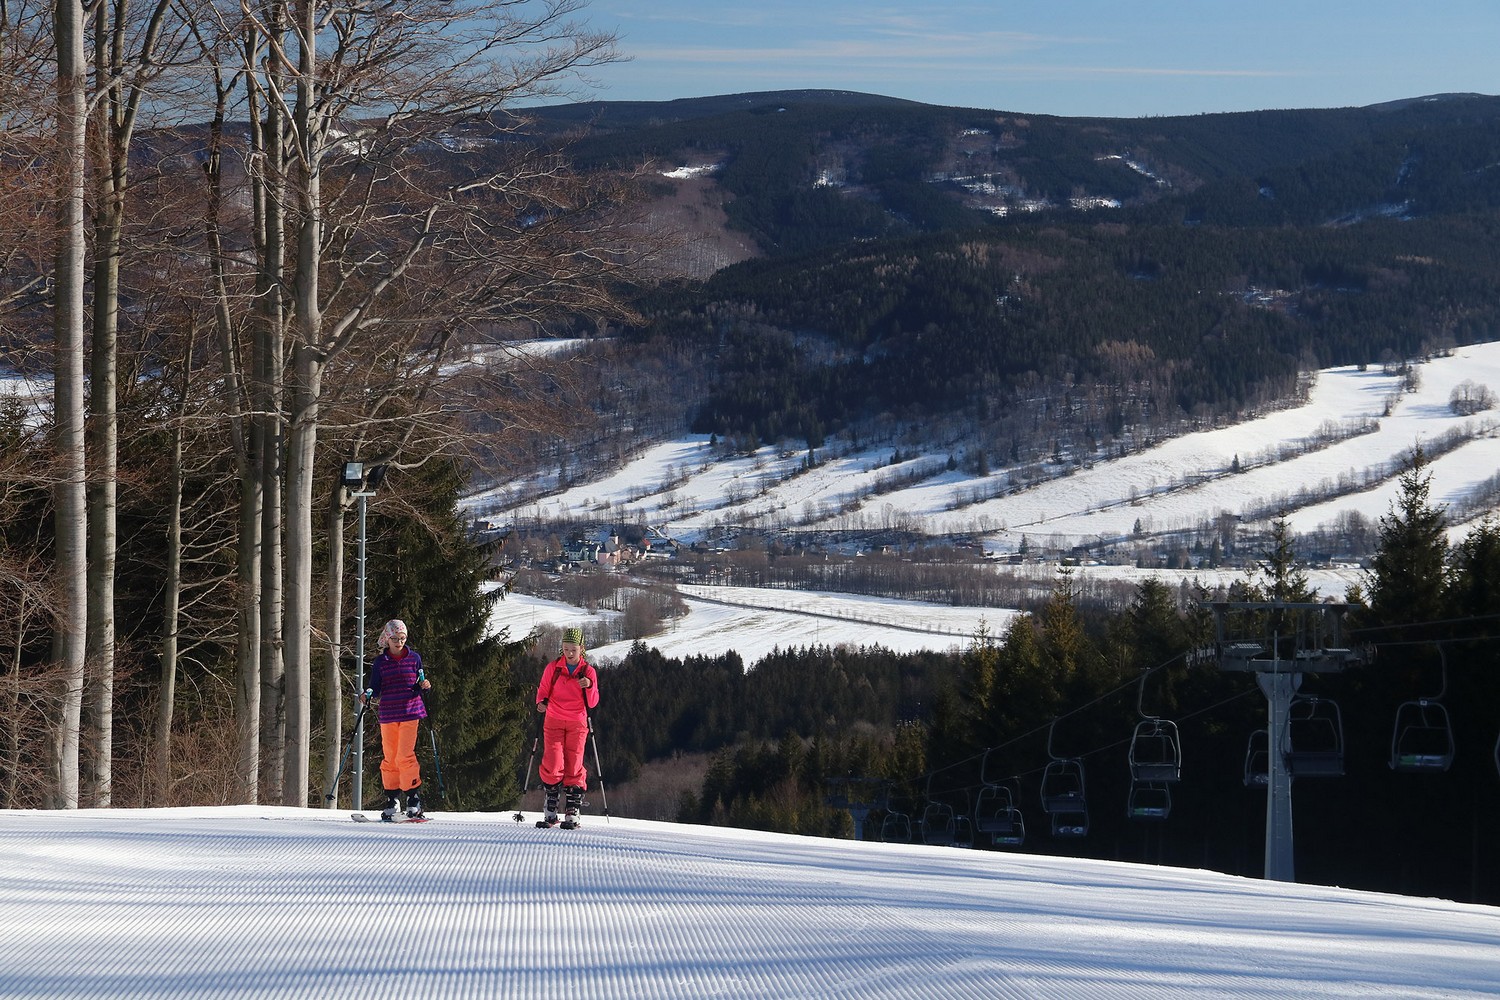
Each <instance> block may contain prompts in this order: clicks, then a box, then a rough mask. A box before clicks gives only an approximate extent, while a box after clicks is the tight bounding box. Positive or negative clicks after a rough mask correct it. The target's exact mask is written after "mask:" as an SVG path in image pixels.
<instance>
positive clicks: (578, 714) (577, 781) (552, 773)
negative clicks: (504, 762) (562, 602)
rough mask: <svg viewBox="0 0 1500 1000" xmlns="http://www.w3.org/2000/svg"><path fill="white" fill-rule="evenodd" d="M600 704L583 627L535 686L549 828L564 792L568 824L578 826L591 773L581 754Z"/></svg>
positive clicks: (566, 634) (569, 634)
mask: <svg viewBox="0 0 1500 1000" xmlns="http://www.w3.org/2000/svg"><path fill="white" fill-rule="evenodd" d="M598 704H599V675H598V674H597V673H596V672H595V671H594V667H593V664H591V663H589V662H588V660H586V659H584V655H583V629H581V628H569V629H565V630H564V631H563V641H562V655H561V656H559V657H558V658H557V659H555V660H553V661H552V662H551V663H549V664H547V666H546V667H544V668H543V669H542V680H541V683H539V684H538V685H537V687H536V710H537V711H538V712H545V713H546V718H545V719H543V720H542V762H541V765H540V766H539V767H538V768H537V777H538V778H539V779H541V782H542V787H543V788H544V789H545V790H546V793H547V805H546V815H545V816H544V817H543V819H544V821H545V822H546V823H547V824H549V825H550V824H553V823H556V822H557V821H558V815H557V795H558V791H559V790H563V791H565V792H566V795H567V801H566V807H565V808H566V813H565V816H564V817H563V823H564V825H566V826H576V825H577V824H578V814H579V811H580V810H581V809H582V807H583V793H584V790H585V789H586V788H587V787H588V777H589V775H588V769H587V768H586V767H584V762H583V751H584V747H585V746H586V745H587V744H588V738H589V710H590V709H592V708H594V707H595V706H597V705H598Z"/></svg>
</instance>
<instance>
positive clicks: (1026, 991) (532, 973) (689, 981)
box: [0, 803, 1500, 1000]
mask: <svg viewBox="0 0 1500 1000" xmlns="http://www.w3.org/2000/svg"><path fill="white" fill-rule="evenodd" d="M531 804H532V805H535V803H531ZM535 816H536V813H535V812H530V813H528V814H527V816H526V821H525V822H524V823H516V822H513V821H512V820H511V818H510V816H509V814H507V813H501V814H494V813H491V814H477V813H451V814H445V813H437V814H435V819H434V820H433V822H430V823H425V824H403V825H397V826H386V825H384V824H379V823H365V824H356V823H352V822H350V821H349V818H348V814H347V813H346V812H343V811H332V810H308V809H290V808H281V807H270V806H230V807H222V808H193V809H171V810H81V811H71V812H32V811H25V810H13V811H7V812H3V813H0V850H3V851H4V853H5V856H6V857H7V858H9V863H8V869H9V872H8V875H7V877H6V890H7V892H6V896H7V904H8V905H7V906H5V907H4V908H3V909H0V998H7V1000H9V998H23V997H24V998H58V997H70V998H75V1000H96V998H97V1000H106V998H107V1000H116V998H121V997H128V998H139V1000H156V998H181V1000H230V998H233V1000H251V998H267V1000H270V998H275V1000H286V998H309V1000H313V998H317V1000H337V998H350V1000H354V998H358V1000H380V998H400V1000H414V998H430V1000H469V998H511V997H514V998H521V1000H534V998H537V1000H539V998H554V997H568V998H579V1000H658V998H682V1000H700V998H704V997H743V998H753V1000H775V998H782V997H786V998H792V997H795V998H817V1000H824V998H834V997H843V998H849V1000H867V998H868V1000H873V998H884V997H889V998H893V1000H894V998H899V1000H912V998H914V997H941V998H945V1000H957V998H970V1000H993V998H997V997H1009V998H1025V1000H1050V998H1058V1000H1074V998H1087V1000H1111V998H1118V1000H1139V998H1142V997H1150V998H1153V1000H1154V998H1174V997H1181V998H1192V1000H1205V998H1236V1000H1244V998H1251V997H1262V998H1287V1000H1293V998H1296V1000H1302V998H1307V997H1320V998H1343V997H1351V998H1352V997H1391V998H1403V1000H1421V998H1434V1000H1436V998H1447V1000H1453V998H1478V997H1493V996H1496V995H1497V991H1500V909H1496V908H1494V907H1486V906H1474V905H1466V904H1460V903H1450V902H1444V901H1441V900H1432V899H1407V898H1402V897H1398V896H1388V895H1380V894H1375V893H1368V892H1355V891H1350V890H1344V889H1337V888H1326V887H1320V886H1305V885H1293V884H1286V883H1279V882H1264V881H1259V880H1254V879H1245V878H1237V877H1233V876H1228V875H1220V874H1216V873H1213V872H1204V871H1192V870H1186V869H1175V868H1163V867H1150V866H1144V865H1134V864H1122V863H1118V862H1107V861H1092V860H1080V859H1066V858H1051V857H1039V856H1030V855H1025V854H1018V853H1016V854H1012V853H1005V854H1002V853H994V852H988V851H985V852H979V851H967V850H960V849H956V848H949V847H927V846H920V845H894V844H875V843H863V842H860V843H855V842H849V841H832V840H821V839H814V838H805V837H792V836H785V835H778V834H767V833H756V832H751V831H745V830H731V829H719V828H708V827H693V826H677V825H668V824H659V823H651V822H647V821H644V820H628V819H611V820H609V821H605V820H604V819H603V818H601V817H598V816H589V817H587V820H586V824H585V826H584V828H583V829H581V830H576V831H561V830H537V829H535V828H534V827H533V826H532V825H531V820H532V819H534V818H535Z"/></svg>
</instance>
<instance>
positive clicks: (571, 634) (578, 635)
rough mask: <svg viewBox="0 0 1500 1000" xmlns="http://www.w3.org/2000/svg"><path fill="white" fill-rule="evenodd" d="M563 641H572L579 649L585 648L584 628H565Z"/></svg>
mask: <svg viewBox="0 0 1500 1000" xmlns="http://www.w3.org/2000/svg"><path fill="white" fill-rule="evenodd" d="M562 641H563V642H571V643H572V644H573V645H575V646H577V647H578V648H579V649H582V648H583V629H581V628H578V627H576V626H575V627H573V628H565V629H563V637H562Z"/></svg>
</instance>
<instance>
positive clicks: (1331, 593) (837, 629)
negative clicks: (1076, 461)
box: [490, 565, 1361, 667]
mask: <svg viewBox="0 0 1500 1000" xmlns="http://www.w3.org/2000/svg"><path fill="white" fill-rule="evenodd" d="M1026 569H1027V571H1029V572H1031V573H1034V574H1035V576H1036V581H1037V584H1038V585H1039V586H1042V587H1045V586H1048V585H1050V584H1051V582H1052V578H1053V577H1054V576H1055V575H1056V572H1057V569H1056V567H1055V566H1040V565H1039V566H1030V567H1026ZM1076 572H1077V573H1078V574H1081V575H1084V576H1086V575H1089V574H1098V575H1099V576H1102V577H1105V578H1107V579H1110V580H1121V579H1124V580H1129V581H1136V582H1139V581H1141V580H1144V579H1146V577H1148V576H1154V577H1156V578H1157V579H1159V580H1162V581H1164V582H1166V583H1167V584H1169V585H1171V586H1174V587H1175V586H1176V585H1177V584H1178V583H1179V582H1180V581H1181V580H1183V579H1186V580H1188V581H1190V582H1197V583H1201V584H1203V585H1204V586H1207V587H1210V588H1212V587H1215V586H1217V585H1219V584H1228V583H1230V582H1233V581H1234V580H1235V579H1244V574H1243V573H1242V572H1240V571H1238V570H1223V571H1214V572H1202V571H1196V570H1183V571H1175V570H1174V571H1168V570H1138V569H1135V568H1133V567H1122V566H1084V567H1079V568H1078V569H1077V570H1076ZM1360 572H1361V571H1359V570H1357V569H1344V570H1315V571H1311V572H1309V574H1308V576H1309V578H1310V582H1311V583H1312V585H1313V587H1314V588H1315V589H1316V590H1317V591H1318V592H1319V593H1320V594H1321V595H1322V596H1324V597H1329V598H1333V599H1335V600H1338V599H1342V598H1343V597H1344V595H1345V592H1346V591H1347V589H1348V586H1349V584H1351V583H1354V582H1357V581H1358V579H1359V576H1360ZM678 590H679V592H680V593H681V594H682V595H683V596H684V598H685V603H686V604H687V607H688V612H687V614H686V615H683V616H682V617H680V618H677V619H674V620H672V621H671V622H670V623H669V624H668V625H667V628H666V630H665V631H664V632H662V633H661V634H658V635H654V636H650V637H648V638H646V639H644V640H643V641H644V642H645V644H646V645H647V646H650V647H652V648H655V649H657V650H660V651H661V653H662V654H663V655H665V656H671V657H678V658H685V657H688V656H694V655H707V656H716V655H719V654H721V653H724V652H726V651H728V650H731V649H733V650H735V651H736V652H738V653H739V654H740V658H741V659H743V660H744V662H745V665H746V666H747V667H749V666H754V664H755V663H756V661H757V660H759V659H761V658H762V657H764V656H765V655H767V654H768V653H770V652H772V651H773V650H775V649H778V648H779V649H794V648H799V647H806V646H856V647H857V646H882V647H884V648H886V649H889V650H892V651H894V652H898V653H911V652H917V651H919V650H938V651H943V650H949V649H963V648H965V647H967V646H968V645H970V643H971V642H973V640H974V639H975V637H976V636H978V635H979V634H980V630H981V629H983V631H984V633H985V634H987V635H989V636H991V637H998V636H1000V635H1002V634H1004V632H1005V630H1006V629H1007V628H1009V627H1010V622H1011V619H1012V618H1014V617H1015V616H1016V615H1017V614H1018V613H1019V612H1017V611H1013V610H1008V609H1005V608H980V607H953V606H949V605H944V604H924V603H922V602H920V601H897V600H890V599H886V598H877V597H861V596H859V595H855V594H831V593H820V592H817V591H802V590H772V589H766V588H759V587H710V586H682V587H679V588H678ZM612 614H613V613H612V612H594V613H591V612H589V611H587V610H585V609H583V608H578V607H574V606H573V605H570V604H564V603H561V602H558V601H548V600H544V599H542V598H538V597H531V596H528V595H526V594H516V593H512V594H509V595H507V596H506V598H505V600H503V601H500V602H499V603H498V604H497V605H496V606H495V609H494V611H493V613H492V614H491V617H490V623H491V627H492V628H493V629H494V630H496V631H498V630H499V629H501V628H505V629H507V630H508V631H509V634H510V637H511V638H512V639H520V638H522V637H524V636H526V635H529V634H530V633H531V632H532V630H533V629H538V628H542V629H559V630H560V629H562V628H565V627H567V626H569V625H581V626H584V627H585V628H587V627H588V626H590V625H594V624H597V623H599V622H602V621H604V620H606V618H608V617H610V616H611V615H612ZM630 646H631V643H630V642H628V641H626V642H613V643H609V644H608V645H605V646H599V647H597V648H595V649H591V650H589V658H590V660H592V661H593V662H595V663H599V664H607V663H611V662H618V661H619V660H621V659H623V658H624V657H625V654H626V653H628V652H629V651H630Z"/></svg>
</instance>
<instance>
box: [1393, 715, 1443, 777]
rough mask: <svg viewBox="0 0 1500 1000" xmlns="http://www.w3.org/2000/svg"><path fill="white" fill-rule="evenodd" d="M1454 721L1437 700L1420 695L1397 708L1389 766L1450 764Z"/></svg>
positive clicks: (1428, 768)
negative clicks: (1430, 699) (1420, 696)
mask: <svg viewBox="0 0 1500 1000" xmlns="http://www.w3.org/2000/svg"><path fill="white" fill-rule="evenodd" d="M1453 752H1454V745H1453V724H1452V722H1451V721H1450V720H1449V717H1448V709H1447V708H1446V707H1445V706H1444V705H1443V703H1442V702H1440V701H1429V700H1428V699H1426V698H1419V699H1417V700H1416V701H1408V702H1403V703H1402V704H1401V705H1399V706H1397V708H1396V728H1395V730H1394V731H1393V732H1392V733H1391V770H1393V771H1405V772H1422V771H1428V772H1430V771H1446V770H1448V768H1449V767H1451V766H1452V765H1453Z"/></svg>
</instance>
